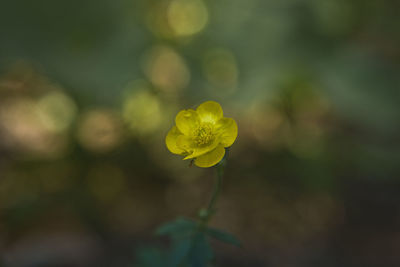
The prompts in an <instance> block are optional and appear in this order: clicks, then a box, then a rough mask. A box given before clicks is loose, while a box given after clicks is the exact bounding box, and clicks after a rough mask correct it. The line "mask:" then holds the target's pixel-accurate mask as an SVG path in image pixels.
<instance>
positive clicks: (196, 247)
mask: <svg viewBox="0 0 400 267" xmlns="http://www.w3.org/2000/svg"><path fill="white" fill-rule="evenodd" d="M192 242H193V243H192V248H191V250H190V254H189V263H190V266H192V267H206V266H208V264H209V262H210V261H211V260H212V258H213V257H214V253H213V251H212V248H211V246H210V243H209V242H208V240H207V236H206V235H205V234H204V233H203V232H200V233H198V234H197V235H196V236H195V237H194V239H193V241H192Z"/></svg>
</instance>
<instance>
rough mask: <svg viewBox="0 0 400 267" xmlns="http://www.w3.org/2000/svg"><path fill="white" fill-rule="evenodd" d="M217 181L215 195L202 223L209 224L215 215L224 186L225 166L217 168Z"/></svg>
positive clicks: (221, 165)
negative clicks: (216, 205)
mask: <svg viewBox="0 0 400 267" xmlns="http://www.w3.org/2000/svg"><path fill="white" fill-rule="evenodd" d="M216 168H217V180H216V182H215V184H214V190H213V194H212V196H211V200H210V203H208V207H207V210H206V212H205V216H204V217H203V218H202V221H203V222H204V223H205V224H207V222H208V221H209V220H210V219H211V217H212V216H213V215H214V213H215V204H216V202H217V199H218V196H219V192H220V189H221V185H222V177H223V175H224V164H219V165H218V166H217V167H216Z"/></svg>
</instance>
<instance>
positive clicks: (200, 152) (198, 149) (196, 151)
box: [184, 138, 221, 160]
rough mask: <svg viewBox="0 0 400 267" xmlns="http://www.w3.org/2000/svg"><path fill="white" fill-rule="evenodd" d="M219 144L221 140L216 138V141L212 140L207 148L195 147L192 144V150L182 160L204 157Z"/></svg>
mask: <svg viewBox="0 0 400 267" xmlns="http://www.w3.org/2000/svg"><path fill="white" fill-rule="evenodd" d="M220 143H221V139H220V138H216V139H214V141H213V142H212V143H211V144H209V145H207V146H196V145H195V144H193V145H192V146H191V148H192V151H191V153H190V154H189V155H188V156H186V157H185V158H184V160H185V159H193V158H197V157H199V156H201V155H204V154H206V153H208V152H210V151H211V150H214V149H215V148H216V147H217V146H218V145H219V144H220Z"/></svg>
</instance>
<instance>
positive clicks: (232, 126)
mask: <svg viewBox="0 0 400 267" xmlns="http://www.w3.org/2000/svg"><path fill="white" fill-rule="evenodd" d="M175 124H176V126H173V127H172V129H171V130H170V131H169V132H168V134H167V137H166V138H165V143H166V145H167V148H168V149H169V151H171V152H172V153H174V154H178V155H181V156H184V157H185V158H184V160H185V159H194V164H196V165H197V166H199V167H203V168H207V167H211V166H214V165H215V164H217V163H218V162H220V161H221V160H222V158H223V157H224V155H225V148H226V147H229V146H231V145H232V144H233V142H235V139H236V137H237V133H238V128H237V125H236V122H235V120H233V119H231V118H225V117H224V116H223V112H222V108H221V106H220V105H219V104H218V103H217V102H215V101H207V102H204V103H202V104H201V105H200V106H198V107H197V109H196V110H193V109H185V110H182V111H180V112H179V113H178V115H176V118H175Z"/></svg>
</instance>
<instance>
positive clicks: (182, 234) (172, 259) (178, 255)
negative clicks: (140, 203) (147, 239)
mask: <svg viewBox="0 0 400 267" xmlns="http://www.w3.org/2000/svg"><path fill="white" fill-rule="evenodd" d="M156 234H157V235H164V236H168V237H169V238H170V239H171V245H170V248H169V249H166V250H164V251H163V250H162V249H160V248H154V247H148V248H142V249H140V250H139V251H138V253H137V254H136V265H137V266H140V267H158V266H163V267H165V266H166V267H175V266H181V267H206V266H210V263H211V262H212V260H213V258H214V253H213V250H212V247H211V245H210V242H209V237H212V238H215V239H218V240H220V241H222V242H225V243H229V244H232V245H235V246H238V247H239V246H241V244H240V241H239V240H238V239H237V238H236V237H234V236H233V235H231V234H229V233H226V232H223V231H221V230H218V229H215V228H209V227H206V226H205V225H204V224H202V223H201V222H196V221H194V220H190V219H187V218H183V217H180V218H178V219H176V220H174V221H172V222H168V223H165V224H164V225H162V226H160V227H159V228H158V229H157V230H156ZM136 265H135V266H136Z"/></svg>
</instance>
